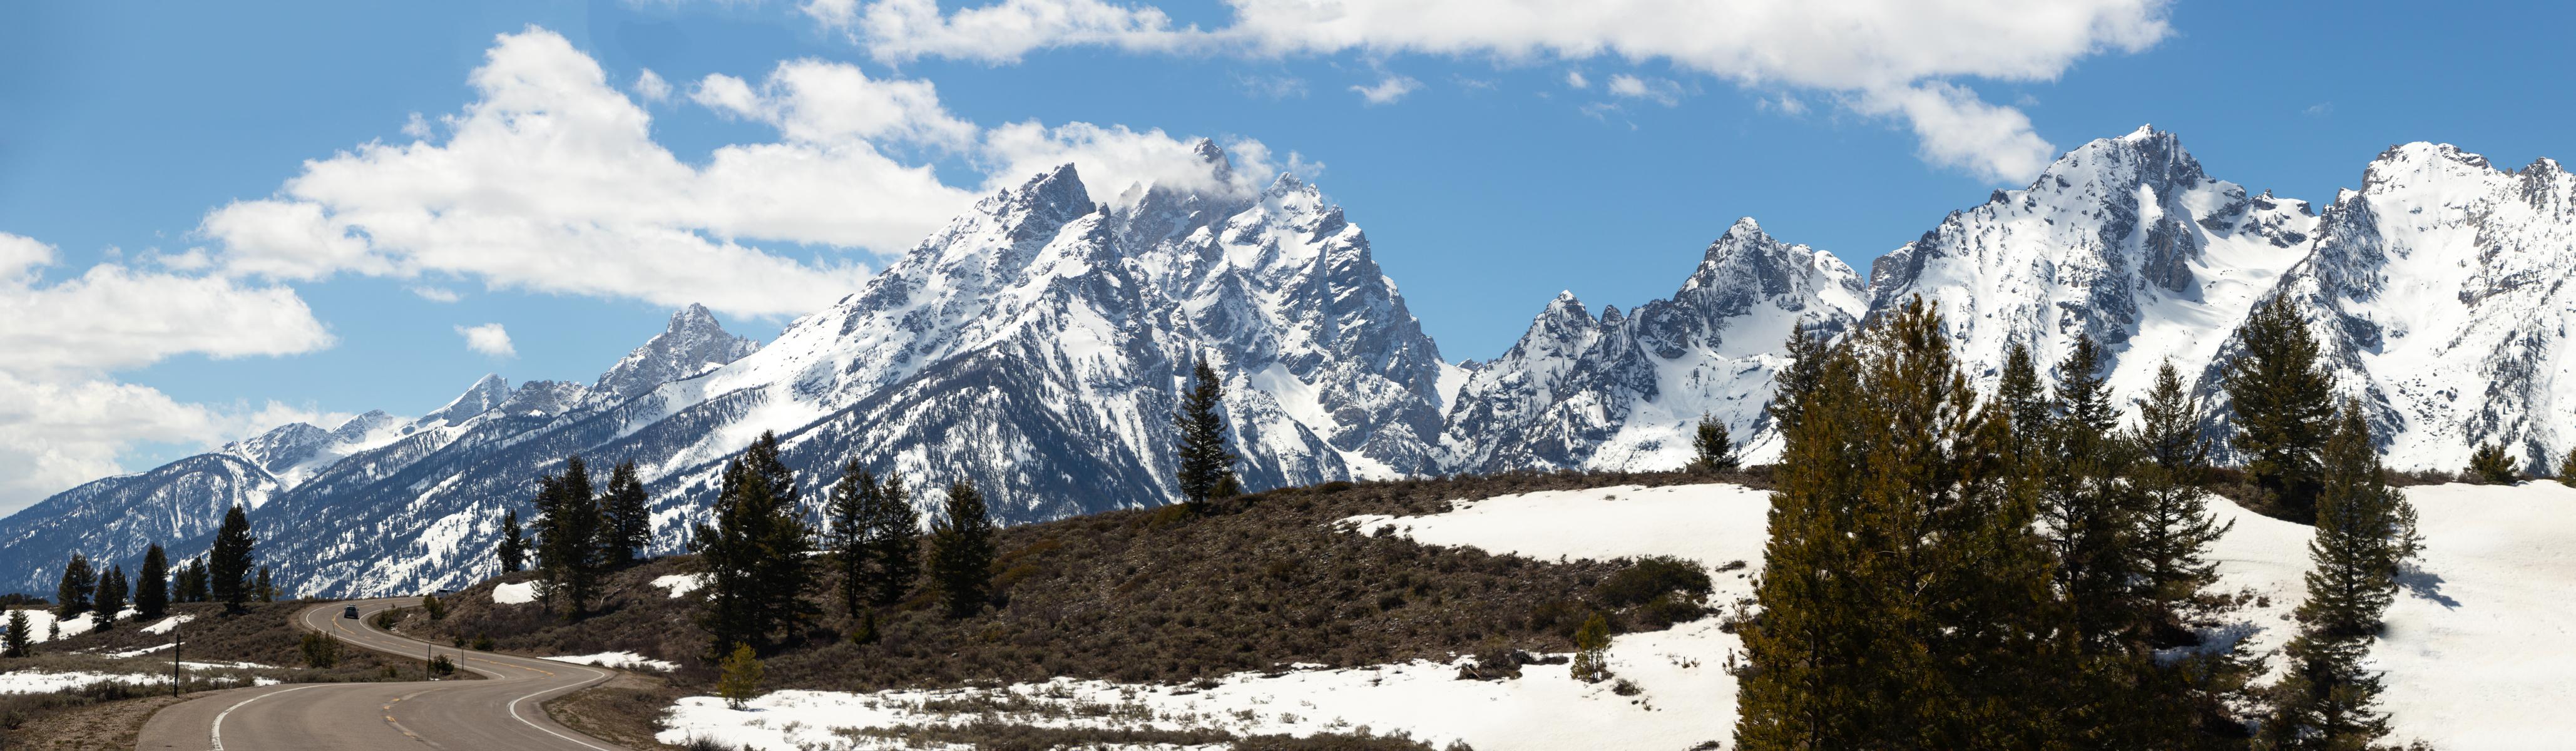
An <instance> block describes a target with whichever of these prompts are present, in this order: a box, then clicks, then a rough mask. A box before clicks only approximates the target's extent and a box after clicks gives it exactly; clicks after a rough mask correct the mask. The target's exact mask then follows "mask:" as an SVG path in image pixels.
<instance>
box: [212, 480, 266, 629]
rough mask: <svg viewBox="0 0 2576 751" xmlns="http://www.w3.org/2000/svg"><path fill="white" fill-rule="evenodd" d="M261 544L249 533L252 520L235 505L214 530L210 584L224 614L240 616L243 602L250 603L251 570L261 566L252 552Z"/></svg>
mask: <svg viewBox="0 0 2576 751" xmlns="http://www.w3.org/2000/svg"><path fill="white" fill-rule="evenodd" d="M258 544H259V538H256V537H252V536H251V534H250V517H249V516H247V515H245V514H244V513H243V512H242V507H241V506H239V505H235V506H233V510H232V511H230V512H227V513H225V514H224V523H223V526H222V527H220V528H218V529H217V530H216V531H215V545H214V549H213V550H210V551H208V552H207V554H206V559H207V560H206V574H207V585H208V587H209V588H210V589H211V590H212V592H213V594H214V599H215V600H217V601H220V602H222V603H223V604H224V611H225V612H228V613H239V612H241V610H242V603H245V602H249V601H250V596H251V581H250V575H251V570H252V569H254V568H256V567H257V566H258V561H256V560H254V559H253V558H252V557H251V556H252V553H251V549H252V548H253V547H254V546H256V545H258Z"/></svg>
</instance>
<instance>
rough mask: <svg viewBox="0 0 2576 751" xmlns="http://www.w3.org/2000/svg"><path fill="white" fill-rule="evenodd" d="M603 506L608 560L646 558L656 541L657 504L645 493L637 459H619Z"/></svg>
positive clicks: (601, 503) (629, 560) (615, 561)
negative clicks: (605, 516)
mask: <svg viewBox="0 0 2576 751" xmlns="http://www.w3.org/2000/svg"><path fill="white" fill-rule="evenodd" d="M600 506H601V507H602V510H603V511H604V512H605V513H606V514H607V516H608V520H607V524H606V525H605V526H603V527H602V528H601V530H600V531H601V532H602V533H603V534H605V535H606V543H605V544H604V545H603V547H605V548H606V549H607V551H608V562H609V563H610V564H614V565H624V564H627V563H631V562H634V561H635V560H636V559H639V558H642V557H643V556H644V551H645V549H646V548H647V547H648V546H650V545H652V544H653V504H652V499H651V498H649V497H647V496H646V495H645V494H644V479H643V477H642V476H641V475H639V474H638V473H637V472H636V470H635V462H633V461H625V462H619V463H618V464H617V469H616V470H614V471H611V472H609V474H608V495H607V496H605V497H602V498H601V499H600Z"/></svg>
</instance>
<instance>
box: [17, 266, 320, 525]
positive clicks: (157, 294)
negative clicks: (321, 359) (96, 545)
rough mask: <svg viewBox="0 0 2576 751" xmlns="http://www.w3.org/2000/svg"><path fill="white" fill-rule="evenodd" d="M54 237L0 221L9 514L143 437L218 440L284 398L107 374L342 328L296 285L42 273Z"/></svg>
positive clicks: (313, 346)
mask: <svg viewBox="0 0 2576 751" xmlns="http://www.w3.org/2000/svg"><path fill="white" fill-rule="evenodd" d="M54 261H55V252H54V248H53V246H51V245H47V244H45V243H43V242H39V241H37V240H35V239H33V238H28V237H24V236H20V235H15V234H9V233H5V232H0V352H5V353H7V354H6V356H5V357H0V513H7V512H10V511H15V510H17V509H18V508H21V507H24V506H26V505H28V504H31V503H34V502H35V501H37V500H39V499H42V498H43V497H45V496H47V495H51V494H53V493H56V492H60V491H62V490H65V489H68V488H70V487H72V486H74V485H77V484H79V483H81V482H85V481H88V480H92V479H96V478H98V477H101V476H104V475H109V474H114V473H116V472H118V471H120V470H121V469H122V466H121V464H120V459H121V458H123V457H126V456H127V455H129V454H130V453H131V452H132V451H133V450H134V449H135V448H136V447H137V446H138V445H140V444H146V443H160V444H170V443H176V444H192V445H201V446H205V445H212V444H215V443H219V442H222V441H225V440H231V439H234V438H239V437H241V436H243V435H245V434H248V433H250V432H253V431H256V430H261V429H265V428H266V427H269V426H270V425H273V423H271V424H262V422H261V421H263V420H265V419H268V418H269V417H272V416H274V415H275V414H277V411H276V409H277V408H278V405H276V404H274V403H272V404H270V405H268V407H266V408H258V409H254V408H251V407H249V406H247V405H205V404H193V403H187V402H181V401H178V400H176V399H172V398H171V397H170V396H169V395H167V394H164V393H162V392H161V391H159V390H157V389H154V388H151V387H148V386H141V385H136V384H130V383H121V382H118V381H117V380H115V379H114V378H113V377H112V376H111V374H112V373H113V372H114V371H117V370H125V369H131V368H137V367H142V366H146V365H150V364H152V363H156V362H160V361H162V360H165V359H168V358H171V357H177V356H181V355H204V356H208V357H215V358H236V357H258V356H276V355H291V354H298V353H303V352H311V351H315V350H319V349H323V348H325V347H329V346H331V344H332V343H333V339H332V336H331V334H330V332H329V331H328V330H326V329H325V328H324V327H323V326H322V323H321V322H320V321H318V320H315V319H314V317H313V312H312V310H311V309H310V308H308V307H307V306H306V305H305V303H304V300H303V299H302V298H300V297H298V296H296V294H295V292H294V290H291V289H288V288H286V287H282V286H251V285H244V284H241V283H239V282H238V281H236V280H232V279H227V278H224V277H220V276H197V275H185V274H170V273H163V272H156V271H149V270H141V269H135V268H129V267H126V266H122V265H118V264H114V263H102V264H99V265H96V266H92V267H90V268H89V269H88V270H87V271H85V272H83V273H81V274H79V275H77V276H73V277H70V278H67V279H63V280H60V281H57V282H53V283H50V284H48V283H46V282H45V281H44V280H43V279H42V274H41V273H40V270H41V269H43V268H45V267H48V266H50V265H52V264H53V263H54Z"/></svg>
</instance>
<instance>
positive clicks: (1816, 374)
mask: <svg viewBox="0 0 2576 751" xmlns="http://www.w3.org/2000/svg"><path fill="white" fill-rule="evenodd" d="M1782 351H1783V352H1784V353H1785V354H1786V355H1787V357H1788V358H1789V364H1788V365H1787V366H1785V367H1782V368H1781V369H1780V372H1778V373H1774V374H1772V376H1771V401H1770V403H1769V404H1765V405H1763V407H1762V410H1763V412H1764V413H1766V414H1769V415H1770V416H1771V422H1772V424H1774V425H1778V426H1780V428H1781V429H1782V430H1784V431H1785V430H1787V429H1788V426H1789V425H1790V424H1792V423H1795V422H1797V420H1798V414H1799V412H1800V405H1802V404H1803V403H1804V401H1805V399H1806V397H1807V396H1808V395H1810V394H1813V393H1815V392H1816V389H1817V388H1819V387H1820V386H1822V385H1823V383H1824V378H1825V361H1826V360H1827V359H1828V357H1829V356H1830V353H1831V351H1832V350H1831V349H1830V348H1828V347H1826V346H1825V340H1824V338H1823V337H1820V336H1818V335H1816V333H1815V332H1814V331H1813V330H1811V329H1809V328H1807V327H1806V326H1804V325H1799V326H1793V327H1791V328H1790V330H1789V341H1788V343H1787V344H1786V345H1783V350H1782Z"/></svg>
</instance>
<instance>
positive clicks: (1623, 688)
mask: <svg viewBox="0 0 2576 751" xmlns="http://www.w3.org/2000/svg"><path fill="white" fill-rule="evenodd" d="M1645 692H1646V689H1644V688H1643V687H1640V686H1638V685H1637V682H1636V681H1632V680H1628V679H1626V678H1621V679H1619V681H1618V682H1617V683H1612V684H1610V693H1614V694H1618V695H1620V696H1636V695H1638V694H1642V693H1645Z"/></svg>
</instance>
